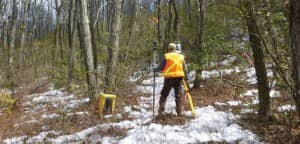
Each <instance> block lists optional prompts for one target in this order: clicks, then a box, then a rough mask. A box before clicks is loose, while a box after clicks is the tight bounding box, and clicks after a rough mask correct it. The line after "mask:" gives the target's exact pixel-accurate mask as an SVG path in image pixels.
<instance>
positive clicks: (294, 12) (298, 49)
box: [289, 0, 300, 120]
mask: <svg viewBox="0 0 300 144" xmlns="http://www.w3.org/2000/svg"><path fill="white" fill-rule="evenodd" d="M289 13H290V25H289V27H290V37H291V51H292V66H293V67H292V70H293V73H292V78H293V80H294V91H293V97H294V99H295V101H296V109H297V112H298V120H300V1H299V0H290V1H289Z"/></svg>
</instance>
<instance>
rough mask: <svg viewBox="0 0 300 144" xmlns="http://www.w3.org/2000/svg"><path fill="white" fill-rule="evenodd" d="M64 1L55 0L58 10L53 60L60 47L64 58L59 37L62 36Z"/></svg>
mask: <svg viewBox="0 0 300 144" xmlns="http://www.w3.org/2000/svg"><path fill="white" fill-rule="evenodd" d="M62 7H63V1H59V0H55V10H56V29H55V39H54V49H53V50H52V61H53V62H54V60H55V54H56V50H57V48H58V47H60V50H61V59H63V53H62V45H59V39H60V38H61V35H60V34H61V13H62Z"/></svg>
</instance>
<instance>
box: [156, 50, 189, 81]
mask: <svg viewBox="0 0 300 144" xmlns="http://www.w3.org/2000/svg"><path fill="white" fill-rule="evenodd" d="M165 58H166V64H165V66H164V68H163V70H162V71H161V72H162V74H163V76H164V77H184V71H183V63H184V56H183V55H181V54H178V53H175V52H171V53H167V54H165Z"/></svg>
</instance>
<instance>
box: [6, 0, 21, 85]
mask: <svg viewBox="0 0 300 144" xmlns="http://www.w3.org/2000/svg"><path fill="white" fill-rule="evenodd" d="M17 20H18V5H17V0H13V9H12V25H11V30H10V34H9V50H8V73H7V79H8V81H9V83H11V85H13V81H12V75H13V65H14V51H15V40H16V30H17Z"/></svg>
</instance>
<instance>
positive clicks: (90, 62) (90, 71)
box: [78, 0, 97, 98]
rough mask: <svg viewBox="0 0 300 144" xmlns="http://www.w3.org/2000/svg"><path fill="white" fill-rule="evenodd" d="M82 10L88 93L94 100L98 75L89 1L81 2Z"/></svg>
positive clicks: (82, 39)
mask: <svg viewBox="0 0 300 144" xmlns="http://www.w3.org/2000/svg"><path fill="white" fill-rule="evenodd" d="M78 2H79V8H80V35H81V36H80V37H81V40H80V41H81V43H82V44H81V46H82V47H83V49H84V51H85V53H84V54H85V56H86V63H85V65H86V68H87V69H86V71H87V83H88V89H89V90H88V92H89V95H90V97H92V98H94V96H95V93H96V88H97V83H96V75H95V68H94V58H93V48H92V40H91V32H90V25H89V16H88V11H87V1H86V0H79V1H78Z"/></svg>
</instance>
